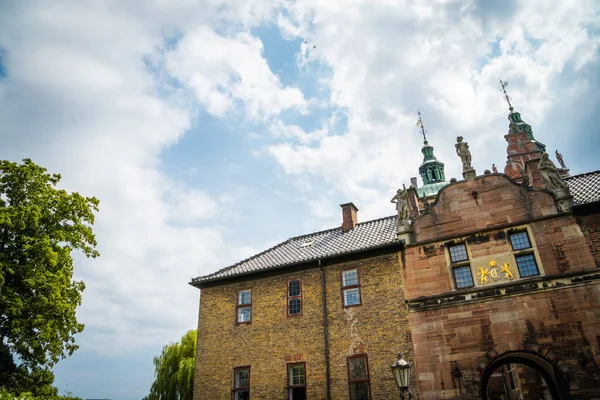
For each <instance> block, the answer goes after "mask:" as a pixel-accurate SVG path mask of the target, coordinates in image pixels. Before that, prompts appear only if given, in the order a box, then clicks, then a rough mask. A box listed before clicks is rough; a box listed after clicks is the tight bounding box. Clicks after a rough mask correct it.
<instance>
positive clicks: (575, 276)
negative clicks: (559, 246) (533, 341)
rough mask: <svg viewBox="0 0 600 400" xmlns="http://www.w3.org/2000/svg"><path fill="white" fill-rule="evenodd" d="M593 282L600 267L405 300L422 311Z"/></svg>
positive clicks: (415, 308)
mask: <svg viewBox="0 0 600 400" xmlns="http://www.w3.org/2000/svg"><path fill="white" fill-rule="evenodd" d="M592 283H594V284H598V283H600V269H595V270H587V271H583V272H574V273H570V274H561V275H550V276H549V275H546V276H537V277H534V278H526V279H521V280H518V281H516V282H510V283H506V284H499V285H494V286H489V287H477V288H474V289H473V288H472V289H465V290H457V291H455V292H448V293H443V294H439V295H435V296H427V297H419V298H416V299H410V300H406V303H407V304H408V309H409V310H410V311H413V312H420V311H427V310H432V309H437V308H445V307H454V306H458V305H464V304H470V303H480V302H482V301H493V300H500V299H504V298H507V297H514V296H522V295H529V294H532V293H536V292H545V291H550V290H558V289H563V288H567V287H575V286H582V285H587V284H592Z"/></svg>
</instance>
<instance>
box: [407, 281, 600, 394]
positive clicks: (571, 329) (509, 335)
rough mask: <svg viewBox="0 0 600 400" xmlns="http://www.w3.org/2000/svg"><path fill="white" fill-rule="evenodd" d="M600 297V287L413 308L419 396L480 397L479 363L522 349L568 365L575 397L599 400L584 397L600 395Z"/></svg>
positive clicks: (563, 366)
mask: <svg viewBox="0 0 600 400" xmlns="http://www.w3.org/2000/svg"><path fill="white" fill-rule="evenodd" d="M599 299H600V285H599V284H595V285H582V286H579V287H573V288H568V289H558V290H553V291H548V292H542V293H535V294H531V295H520V296H515V297H510V298H502V299H498V300H493V301H486V302H479V303H471V304H464V305H459V306H455V307H447V308H439V309H435V310H429V311H422V312H411V313H410V314H409V317H410V323H411V326H412V337H413V341H414V351H415V357H416V360H415V361H416V364H417V369H418V380H419V385H420V390H421V399H423V400H427V399H431V400H433V399H441V398H445V399H453V398H461V399H471V398H476V397H475V395H474V394H473V389H474V382H475V381H476V377H477V375H478V372H477V371H476V370H475V367H476V366H477V364H478V363H479V362H480V361H481V359H482V358H483V357H484V355H486V353H488V352H490V351H493V352H496V353H498V354H501V353H504V352H506V351H510V350H518V349H528V350H530V351H536V352H537V353H539V354H542V355H544V356H546V357H548V358H550V359H552V360H553V362H554V363H555V364H557V365H559V367H561V368H563V369H565V370H566V371H567V376H568V378H570V380H571V393H572V395H576V394H577V393H581V397H575V398H581V399H583V398H597V397H585V396H584V395H585V393H586V391H587V392H589V393H591V392H594V393H595V395H594V396H598V395H600V393H598V388H600V368H599V365H600V355H599V354H600V348H599V345H598V344H599V343H600V300H599ZM549 352H551V353H549ZM492 354H494V353H492ZM455 365H458V366H459V368H460V369H461V371H462V373H463V376H462V378H461V382H460V386H461V387H462V397H459V396H460V393H459V390H458V388H459V382H458V380H457V379H456V378H453V377H452V375H451V370H452V367H453V366H455ZM589 393H588V394H589Z"/></svg>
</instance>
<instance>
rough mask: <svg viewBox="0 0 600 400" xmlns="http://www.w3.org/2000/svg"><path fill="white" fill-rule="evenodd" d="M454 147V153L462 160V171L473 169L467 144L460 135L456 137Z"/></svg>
mask: <svg viewBox="0 0 600 400" xmlns="http://www.w3.org/2000/svg"><path fill="white" fill-rule="evenodd" d="M454 147H456V154H457V155H458V156H459V157H460V160H461V161H462V164H463V171H468V170H470V169H473V167H471V152H470V151H469V144H468V143H467V142H463V137H462V136H459V137H457V138H456V144H455V145H454Z"/></svg>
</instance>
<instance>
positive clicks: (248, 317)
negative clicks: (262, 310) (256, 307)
mask: <svg viewBox="0 0 600 400" xmlns="http://www.w3.org/2000/svg"><path fill="white" fill-rule="evenodd" d="M236 321H237V323H238V324H249V323H250V322H252V290H250V289H246V290H240V291H239V292H238V302H237V315H236Z"/></svg>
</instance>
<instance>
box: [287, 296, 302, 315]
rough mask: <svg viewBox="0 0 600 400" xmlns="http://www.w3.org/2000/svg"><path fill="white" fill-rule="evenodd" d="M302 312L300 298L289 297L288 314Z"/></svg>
mask: <svg viewBox="0 0 600 400" xmlns="http://www.w3.org/2000/svg"><path fill="white" fill-rule="evenodd" d="M301 312H302V310H301V307H300V299H289V300H288V314H289V315H294V314H300V313H301Z"/></svg>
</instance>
